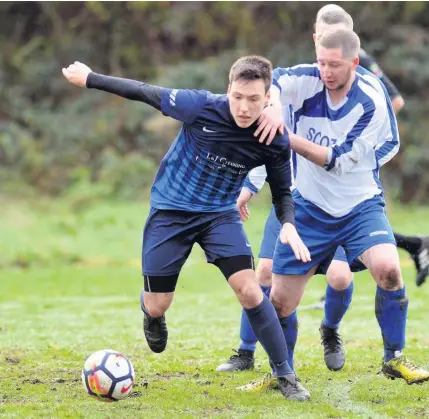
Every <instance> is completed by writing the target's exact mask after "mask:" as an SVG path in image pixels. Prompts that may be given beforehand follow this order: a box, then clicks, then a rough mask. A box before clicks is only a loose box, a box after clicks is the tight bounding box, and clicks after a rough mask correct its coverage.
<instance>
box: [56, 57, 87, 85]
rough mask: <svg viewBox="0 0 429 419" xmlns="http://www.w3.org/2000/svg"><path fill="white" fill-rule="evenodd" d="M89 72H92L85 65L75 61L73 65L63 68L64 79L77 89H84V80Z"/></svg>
mask: <svg viewBox="0 0 429 419" xmlns="http://www.w3.org/2000/svg"><path fill="white" fill-rule="evenodd" d="M91 71H92V70H91V69H90V68H89V67H88V66H87V65H85V64H83V63H80V62H79V61H75V62H74V64H71V65H69V66H68V67H67V68H63V74H64V77H65V78H66V79H67V80H68V81H69V82H70V83H72V84H75V85H76V86H79V87H86V79H87V78H88V74H89V73H91Z"/></svg>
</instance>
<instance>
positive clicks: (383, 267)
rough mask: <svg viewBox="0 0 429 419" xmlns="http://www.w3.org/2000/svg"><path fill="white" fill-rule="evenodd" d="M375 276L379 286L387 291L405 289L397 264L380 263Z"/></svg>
mask: <svg viewBox="0 0 429 419" xmlns="http://www.w3.org/2000/svg"><path fill="white" fill-rule="evenodd" d="M375 275H376V277H377V278H378V281H377V282H378V284H379V286H380V287H381V288H383V289H385V290H389V291H394V290H398V289H400V288H402V287H403V282H402V276H401V270H400V268H399V266H398V265H397V264H396V263H392V262H390V261H384V262H383V263H380V264H379V265H378V266H377V269H376V273H375Z"/></svg>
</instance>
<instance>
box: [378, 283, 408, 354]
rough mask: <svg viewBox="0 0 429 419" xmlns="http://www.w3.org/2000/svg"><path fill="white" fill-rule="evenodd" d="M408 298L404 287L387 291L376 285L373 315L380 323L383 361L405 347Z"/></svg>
mask: <svg viewBox="0 0 429 419" xmlns="http://www.w3.org/2000/svg"><path fill="white" fill-rule="evenodd" d="M407 311H408V299H407V297H405V286H404V288H402V289H400V290H397V291H387V290H383V289H382V288H380V287H377V292H376V294H375V315H376V317H377V320H378V324H379V325H380V329H381V335H382V336H383V344H384V361H385V362H388V361H390V360H391V359H392V358H395V352H396V351H399V352H401V351H402V349H404V347H405V327H406V323H407Z"/></svg>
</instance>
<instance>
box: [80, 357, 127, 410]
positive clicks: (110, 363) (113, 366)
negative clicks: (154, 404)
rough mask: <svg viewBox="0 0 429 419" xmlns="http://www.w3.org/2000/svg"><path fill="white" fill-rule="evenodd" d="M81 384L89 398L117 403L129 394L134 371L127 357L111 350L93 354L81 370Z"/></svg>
mask: <svg viewBox="0 0 429 419" xmlns="http://www.w3.org/2000/svg"><path fill="white" fill-rule="evenodd" d="M82 383H83V387H84V388H85V390H86V391H87V392H88V394H89V395H90V396H93V397H95V398H97V399H98V400H102V401H103V402H117V401H119V400H122V399H125V398H126V397H128V395H129V394H130V393H131V390H132V388H133V385H134V369H133V366H132V364H131V362H130V361H129V360H128V358H127V357H125V356H124V355H122V354H121V353H119V352H116V351H113V350H112V349H103V350H102V351H97V352H94V353H93V354H92V355H91V356H90V357H89V358H88V359H87V360H86V361H85V364H84V366H83V370H82Z"/></svg>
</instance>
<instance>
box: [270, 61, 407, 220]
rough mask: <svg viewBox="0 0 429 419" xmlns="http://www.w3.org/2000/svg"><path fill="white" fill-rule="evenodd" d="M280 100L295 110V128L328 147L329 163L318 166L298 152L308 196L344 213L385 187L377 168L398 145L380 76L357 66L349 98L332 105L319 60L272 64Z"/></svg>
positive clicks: (300, 185) (300, 183) (298, 177)
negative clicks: (320, 70) (321, 77)
mask: <svg viewBox="0 0 429 419" xmlns="http://www.w3.org/2000/svg"><path fill="white" fill-rule="evenodd" d="M273 86H274V87H273V88H277V89H279V91H280V97H281V103H282V106H286V107H289V106H292V108H293V110H294V127H295V129H294V131H295V133H296V134H297V135H299V136H301V137H304V138H307V139H308V140H309V141H312V142H314V143H316V144H319V145H322V146H325V147H329V148H330V157H329V163H328V164H327V165H326V166H325V167H324V168H322V167H320V166H317V165H316V164H314V163H312V162H311V161H309V160H307V159H305V158H304V157H302V156H299V155H297V156H296V167H295V184H294V186H295V187H296V188H297V189H298V191H299V193H300V194H301V195H302V196H303V198H305V199H306V200H308V201H310V202H312V203H313V204H315V205H317V206H318V207H320V208H321V209H322V210H324V211H325V212H326V213H328V214H330V215H332V216H334V217H341V216H343V215H346V214H347V213H349V212H350V211H351V210H352V209H353V208H354V207H355V206H356V205H358V204H360V203H361V202H363V201H365V200H366V199H369V198H372V197H373V196H375V195H380V194H381V193H382V192H383V189H382V186H381V183H380V179H379V173H378V171H379V168H380V166H382V165H383V164H385V163H387V162H388V161H389V160H390V159H392V157H393V156H395V154H396V153H397V152H398V150H399V134H398V129H397V124H396V118H395V114H394V112H393V108H392V106H391V102H390V99H389V97H388V95H387V92H386V90H385V88H384V87H383V86H382V84H381V82H380V81H379V80H378V79H377V78H376V77H375V76H374V75H372V74H371V73H369V72H368V71H366V70H365V69H363V68H361V67H358V69H357V71H356V79H355V81H354V83H353V85H352V87H351V89H350V91H349V93H348V94H347V96H346V98H345V99H344V101H343V102H342V103H340V104H339V105H336V106H334V105H333V104H332V103H331V101H330V98H329V94H328V92H327V89H326V88H325V86H324V85H323V82H322V80H321V79H320V72H319V69H318V66H317V64H313V65H299V66H295V67H291V68H277V69H276V70H274V81H273Z"/></svg>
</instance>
